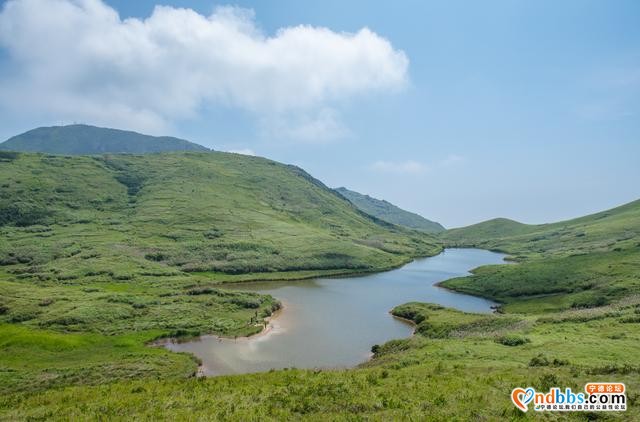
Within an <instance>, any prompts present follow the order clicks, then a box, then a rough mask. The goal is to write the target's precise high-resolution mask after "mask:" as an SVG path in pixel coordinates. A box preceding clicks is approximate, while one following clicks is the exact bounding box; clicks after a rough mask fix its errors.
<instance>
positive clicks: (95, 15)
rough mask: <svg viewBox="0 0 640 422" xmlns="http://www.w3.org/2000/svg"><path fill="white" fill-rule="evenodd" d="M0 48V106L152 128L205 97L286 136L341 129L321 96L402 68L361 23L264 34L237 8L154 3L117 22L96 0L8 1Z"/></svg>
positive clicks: (382, 84) (400, 82) (187, 113)
mask: <svg viewBox="0 0 640 422" xmlns="http://www.w3.org/2000/svg"><path fill="white" fill-rule="evenodd" d="M0 48H3V49H5V50H6V53H7V57H8V60H9V71H8V72H7V75H4V76H3V77H2V80H1V81H0V107H3V108H5V109H7V110H11V111H15V112H38V113H44V114H46V115H49V116H51V117H52V118H56V119H61V120H85V121H90V122H95V123H100V124H110V125H115V126H126V127H131V128H134V129H139V130H150V131H155V132H157V131H162V130H164V129H165V128H166V127H167V126H170V125H171V124H172V123H174V122H175V121H178V120H180V119H186V118H191V117H195V116H198V113H199V112H200V110H202V108H203V106H204V105H207V104H215V105H223V106H227V107H236V108H240V109H243V110H247V111H249V112H251V113H255V115H256V118H257V119H259V120H260V119H261V120H262V121H264V120H265V119H267V120H273V121H274V122H275V123H273V124H272V125H271V126H272V128H271V129H272V130H274V131H280V132H282V133H285V134H287V136H291V137H294V138H307V139H314V138H319V137H320V138H321V137H329V136H332V135H335V134H336V133H337V134H338V135H340V136H344V133H345V132H344V131H345V129H344V127H343V125H342V124H341V123H340V122H339V117H338V116H337V115H336V112H335V110H333V109H332V107H333V104H336V103H339V102H341V101H344V100H345V99H349V98H352V97H354V96H358V95H362V94H367V93H370V92H379V91H385V92H386V91H395V90H398V89H401V88H402V87H403V86H404V85H405V84H406V81H407V68H408V59H407V57H406V56H405V54H404V53H403V52H402V51H399V50H397V49H395V48H394V47H393V46H392V45H391V43H390V42H389V41H387V40H386V39H385V38H383V37H381V36H379V35H377V34H375V33H374V32H372V31H371V30H369V29H367V28H363V29H361V30H359V31H357V32H355V33H339V32H335V31H332V30H330V29H328V28H322V27H312V26H305V25H301V26H295V27H286V28H281V29H280V30H278V31H277V32H276V33H275V34H271V35H269V34H265V33H264V32H263V31H262V30H261V29H260V28H259V26H258V25H257V23H256V20H255V17H254V14H253V11H251V10H247V9H239V8H235V7H221V8H217V9H216V10H215V11H214V12H213V13H212V14H211V15H210V16H203V15H200V14H198V13H197V12H195V11H193V10H190V9H178V8H173V7H166V6H157V7H156V8H155V9H154V11H153V13H152V14H151V16H149V17H148V18H146V19H135V18H129V19H121V18H120V17H119V15H118V13H117V12H116V11H115V10H114V9H113V8H111V7H109V6H108V5H106V4H105V3H103V2H102V1H101V0H9V1H7V2H6V3H5V4H4V7H3V8H2V11H1V12H0ZM292 116H293V118H292ZM292 120H293V125H290V124H289V123H291V121H292Z"/></svg>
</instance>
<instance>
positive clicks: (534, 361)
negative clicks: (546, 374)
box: [529, 354, 550, 366]
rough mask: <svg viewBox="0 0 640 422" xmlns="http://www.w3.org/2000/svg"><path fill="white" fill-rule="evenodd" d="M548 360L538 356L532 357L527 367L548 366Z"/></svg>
mask: <svg viewBox="0 0 640 422" xmlns="http://www.w3.org/2000/svg"><path fill="white" fill-rule="evenodd" d="M549 363H550V362H549V359H547V357H546V356H544V355H542V354H540V355H538V356H534V357H532V358H531V360H530V361H529V366H549Z"/></svg>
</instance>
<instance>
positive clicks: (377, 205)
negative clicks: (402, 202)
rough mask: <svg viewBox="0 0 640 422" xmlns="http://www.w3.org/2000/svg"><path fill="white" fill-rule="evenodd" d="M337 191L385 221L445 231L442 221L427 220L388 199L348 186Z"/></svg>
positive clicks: (421, 229) (434, 230)
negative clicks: (363, 193)
mask: <svg viewBox="0 0 640 422" xmlns="http://www.w3.org/2000/svg"><path fill="white" fill-rule="evenodd" d="M336 191H337V192H338V193H339V194H340V195H342V196H344V197H345V198H347V199H348V200H349V201H351V202H352V203H353V204H354V205H355V206H356V207H358V208H359V209H361V210H362V211H364V212H366V213H367V214H371V215H373V216H376V217H378V218H380V219H382V220H384V221H388V222H390V223H393V224H398V225H400V226H405V227H409V228H412V229H416V230H420V231H424V232H427V233H439V232H441V231H444V227H442V225H441V224H440V223H436V222H434V221H431V220H427V219H426V218H424V217H422V216H421V215H418V214H415V213H412V212H409V211H405V210H403V209H401V208H398V207H397V206H395V205H393V204H391V203H389V202H387V201H384V200H380V199H376V198H372V197H370V196H369V195H362V194H361V193H358V192H354V191H351V190H349V189H346V188H338V189H336Z"/></svg>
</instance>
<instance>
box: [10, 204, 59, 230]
mask: <svg viewBox="0 0 640 422" xmlns="http://www.w3.org/2000/svg"><path fill="white" fill-rule="evenodd" d="M51 215H53V212H51V211H50V210H48V209H47V208H44V207H41V206H39V205H36V204H32V203H28V202H14V203H12V204H6V205H4V204H0V226H5V225H11V224H12V225H15V226H18V227H27V226H33V225H36V224H46V222H47V219H48V218H49V217H50V216H51Z"/></svg>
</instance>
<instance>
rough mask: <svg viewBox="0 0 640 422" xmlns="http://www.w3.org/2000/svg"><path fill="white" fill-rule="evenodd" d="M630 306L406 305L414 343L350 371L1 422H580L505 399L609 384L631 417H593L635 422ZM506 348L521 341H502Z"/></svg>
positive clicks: (206, 385) (224, 380)
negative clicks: (492, 309)
mask: <svg viewBox="0 0 640 422" xmlns="http://www.w3.org/2000/svg"><path fill="white" fill-rule="evenodd" d="M638 303H640V299H639V298H636V299H634V300H627V301H626V302H625V303H624V304H620V305H618V306H616V307H610V309H609V310H608V313H607V314H606V315H605V314H602V315H597V316H591V318H590V319H585V320H582V319H576V315H575V312H576V311H567V312H563V313H558V314H557V315H556V316H557V317H558V319H554V320H551V319H541V318H538V317H535V316H526V315H476V314H467V313H462V312H459V311H454V310H450V309H445V308H442V307H440V306H437V305H435V306H434V305H428V304H415V303H414V304H408V305H404V306H401V307H398V308H396V309H394V311H393V312H394V314H398V315H401V316H403V317H410V318H412V319H415V320H416V321H420V323H419V324H418V326H417V328H418V333H417V334H416V335H415V336H414V337H412V338H409V339H403V340H395V341H392V342H389V343H387V344H385V345H383V346H381V347H380V349H379V350H378V351H377V353H376V355H375V357H374V359H373V360H372V361H370V362H368V363H366V364H364V365H362V366H361V367H360V368H358V369H353V370H340V371H329V370H326V371H317V370H316V371H313V370H284V371H274V372H269V373H262V374H251V375H242V376H224V377H216V378H210V379H193V378H192V379H182V380H175V379H163V380H150V379H145V380H134V381H117V382H113V383H108V384H104V385H96V386H81V387H70V388H65V389H49V390H47V391H44V392H39V393H37V394H33V393H18V394H12V395H9V396H5V397H3V398H2V399H0V417H4V418H8V419H11V418H27V417H28V418H34V419H45V418H53V419H60V420H63V419H93V418H106V419H110V420H124V419H127V418H132V417H133V418H137V419H171V420H180V419H226V420H300V419H304V420H327V419H331V420H334V419H337V420H362V419H365V418H366V419H373V420H390V419H417V420H424V419H428V420H512V419H513V420H534V419H535V420H537V419H540V418H542V419H547V420H558V419H561V420H562V419H572V420H584V418H585V416H587V415H584V414H580V413H576V414H563V415H557V414H556V415H553V416H552V415H548V416H547V417H546V418H545V417H544V416H542V415H536V414H533V412H529V414H526V415H525V414H522V413H521V412H519V411H518V410H516V409H515V407H514V406H513V405H512V404H511V402H510V399H509V392H510V391H511V389H512V388H514V387H515V386H533V387H535V388H537V389H540V390H547V389H549V388H550V387H553V386H563V387H571V388H572V389H574V391H575V390H581V389H582V388H583V387H584V384H585V383H586V382H588V381H593V380H602V379H607V380H615V381H620V382H624V383H626V385H627V389H628V391H629V401H630V406H629V410H628V411H627V412H626V413H624V414H612V415H609V416H607V415H602V417H605V419H607V420H633V419H634V418H638V417H640V413H639V410H638V406H637V403H638V398H639V395H638V393H637V391H638V388H640V377H639V376H638V375H639V373H640V366H639V365H638V361H640V351H638V348H637V344H638V341H640V324H638V323H624V326H623V325H622V324H623V323H621V322H620V321H621V320H624V318H626V317H629V316H632V315H635V310H636V309H638ZM580 312H582V313H592V312H594V311H593V310H581V311H580ZM583 317H586V315H583ZM427 323H428V325H426V324H427ZM427 326H428V327H429V328H428V329H421V327H427ZM513 338H524V339H526V340H525V341H523V342H518V341H516V342H515V343H516V344H514V342H513V341H511V340H508V341H505V339H513ZM505 342H506V343H508V344H504V343H505ZM568 345H570V346H568ZM594 417H596V416H595V415H593V414H592V415H591V418H594Z"/></svg>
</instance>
